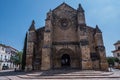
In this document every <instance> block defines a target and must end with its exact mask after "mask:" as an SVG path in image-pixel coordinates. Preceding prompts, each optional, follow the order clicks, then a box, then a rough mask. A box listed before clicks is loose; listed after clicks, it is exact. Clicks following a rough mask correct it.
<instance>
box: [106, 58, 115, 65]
mask: <svg viewBox="0 0 120 80" xmlns="http://www.w3.org/2000/svg"><path fill="white" fill-rule="evenodd" d="M107 61H108V64H109V66H110V65H112V66H114V62H115V58H114V57H107Z"/></svg>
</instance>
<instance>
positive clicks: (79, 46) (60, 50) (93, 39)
mask: <svg viewBox="0 0 120 80" xmlns="http://www.w3.org/2000/svg"><path fill="white" fill-rule="evenodd" d="M25 61H26V66H25V70H27V71H30V70H49V69H61V68H77V69H81V70H103V71H107V70H108V64H107V61H106V53H105V47H104V43H103V39H102V32H101V30H100V29H99V28H98V26H97V25H96V27H95V28H92V27H90V26H87V24H86V22H85V14H84V9H83V8H82V6H81V5H80V4H79V6H78V9H74V8H72V7H71V6H69V5H68V4H66V3H62V4H61V5H59V6H58V7H57V8H55V9H53V10H50V11H49V12H48V13H47V16H46V20H45V26H44V27H41V28H39V29H35V22H34V21H33V22H32V24H31V26H30V28H29V31H28V33H27V47H26V60H25Z"/></svg>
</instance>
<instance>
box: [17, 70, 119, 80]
mask: <svg viewBox="0 0 120 80" xmlns="http://www.w3.org/2000/svg"><path fill="white" fill-rule="evenodd" d="M112 74H113V72H101V71H75V72H74V71H72V72H71V71H68V72H65V71H63V72H62V73H61V71H60V72H59V71H47V72H46V71H43V72H33V73H28V74H26V75H19V77H20V78H24V79H79V78H80V79H81V78H85V79H87V78H108V77H109V78H110V77H111V78H118V77H119V78H120V76H111V75H112Z"/></svg>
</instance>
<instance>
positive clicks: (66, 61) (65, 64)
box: [61, 54, 71, 67]
mask: <svg viewBox="0 0 120 80" xmlns="http://www.w3.org/2000/svg"><path fill="white" fill-rule="evenodd" d="M70 62H71V60H70V56H69V55H68V54H63V55H62V57H61V66H62V67H70Z"/></svg>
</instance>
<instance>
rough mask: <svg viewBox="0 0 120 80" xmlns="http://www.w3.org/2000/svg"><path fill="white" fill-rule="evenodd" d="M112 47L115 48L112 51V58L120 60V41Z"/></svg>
mask: <svg viewBox="0 0 120 80" xmlns="http://www.w3.org/2000/svg"><path fill="white" fill-rule="evenodd" d="M114 46H115V50H114V51H112V52H113V56H114V57H115V58H118V59H119V60H120V40H119V41H117V42H116V43H115V44H114Z"/></svg>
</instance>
